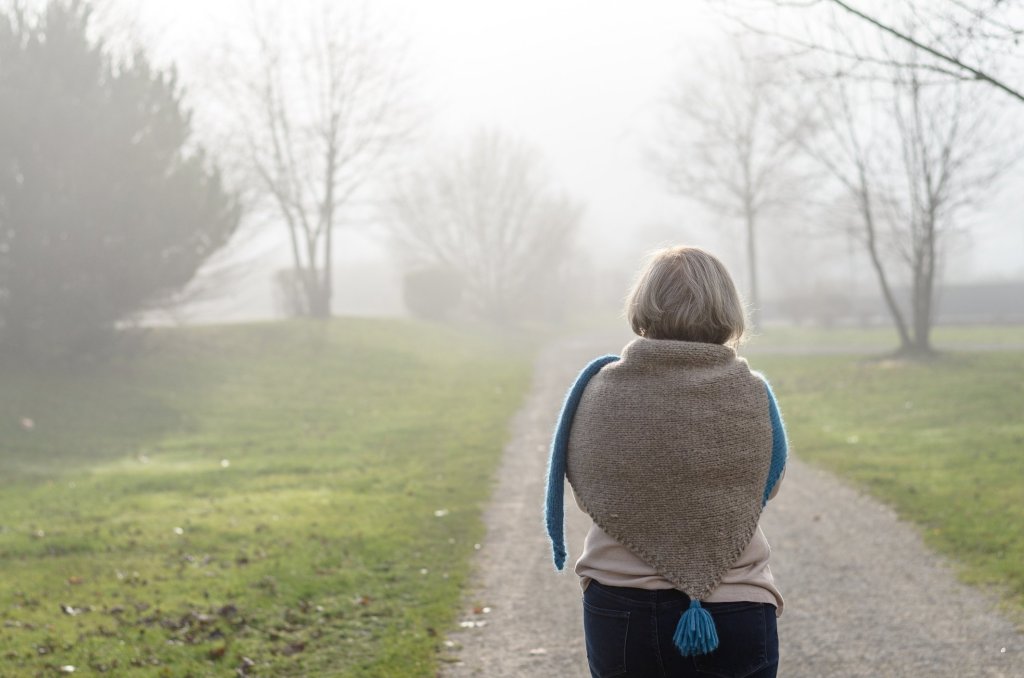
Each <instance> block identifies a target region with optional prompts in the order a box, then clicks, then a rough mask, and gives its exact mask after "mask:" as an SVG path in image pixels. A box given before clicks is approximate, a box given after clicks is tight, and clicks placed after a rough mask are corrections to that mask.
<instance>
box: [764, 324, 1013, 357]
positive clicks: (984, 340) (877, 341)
mask: <svg viewBox="0 0 1024 678" xmlns="http://www.w3.org/2000/svg"><path fill="white" fill-rule="evenodd" d="M931 340H932V344H933V345H934V346H935V347H936V348H937V349H939V350H943V349H947V350H958V349H968V350H969V349H971V348H978V347H980V348H995V347H1003V348H1012V349H1017V350H1020V349H1021V348H1024V325H940V326H937V327H935V328H934V330H933V331H932V335H931ZM748 343H749V346H750V348H752V349H756V350H758V351H764V350H773V349H789V348H808V349H846V350H849V349H851V348H858V349H864V350H883V351H884V350H895V349H896V348H897V347H898V346H899V343H900V342H899V335H898V334H897V332H896V329H895V328H893V327H889V326H887V327H867V328H862V327H835V328H822V327H766V328H763V329H761V330H758V331H756V332H754V333H753V335H752V336H751V337H749V339H748Z"/></svg>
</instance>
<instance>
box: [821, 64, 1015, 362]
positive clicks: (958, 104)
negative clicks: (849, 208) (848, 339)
mask: <svg viewBox="0 0 1024 678" xmlns="http://www.w3.org/2000/svg"><path fill="white" fill-rule="evenodd" d="M822 94H823V95H824V96H823V98H822V102H823V103H822V106H823V108H822V111H821V116H820V120H821V122H822V127H821V129H822V133H821V134H820V135H819V136H818V137H817V138H815V139H814V140H805V141H804V142H803V144H802V146H803V148H804V150H805V151H806V152H807V153H808V155H809V156H810V157H812V158H813V159H814V160H816V161H817V162H818V163H820V164H821V166H822V167H824V168H826V169H827V170H828V172H829V174H830V175H831V176H832V177H833V178H834V179H835V180H836V181H837V183H838V185H839V186H840V187H841V189H842V194H843V195H844V196H845V200H846V201H847V202H849V203H851V204H852V205H853V207H854V210H853V213H854V214H855V215H856V216H855V217H854V219H853V230H854V232H855V233H856V234H857V235H858V237H859V239H860V241H861V242H862V243H863V245H864V248H865V252H866V254H867V255H868V258H869V259H870V261H871V265H872V268H873V270H874V271H875V275H876V278H877V280H878V283H879V287H880V288H881V292H882V296H883V298H884V300H885V303H886V306H887V307H888V309H889V312H890V315H891V316H892V319H893V324H894V325H895V327H896V330H897V332H898V333H899V338H900V352H901V353H904V354H908V355H918V356H921V355H928V354H930V353H931V352H932V346H931V341H930V333H931V328H932V324H933V319H934V318H933V316H934V314H933V306H934V299H935V290H936V281H937V278H938V273H939V270H940V263H941V257H942V246H943V242H944V240H945V238H946V237H947V236H948V234H949V233H950V232H951V231H952V230H953V229H955V228H956V227H957V226H958V225H959V224H960V221H961V219H962V218H963V213H964V210H963V208H965V207H967V206H968V205H970V204H972V203H974V202H976V201H977V200H979V199H980V198H981V197H983V195H984V194H985V193H986V191H988V190H989V189H990V188H991V187H992V186H993V184H994V182H995V180H996V179H997V178H998V177H999V176H1000V175H1001V174H1002V173H1003V172H1004V171H1005V170H1006V169H1007V168H1008V166H1009V165H1010V164H1011V163H1012V162H1014V161H1015V160H1016V159H1017V154H1016V153H1014V152H1012V151H1010V150H1008V148H1009V147H1008V146H1006V145H1005V144H1003V143H1001V141H1003V140H1001V139H996V138H994V137H993V134H992V130H993V129H998V125H994V124H993V122H994V118H995V117H996V116H995V115H994V110H993V108H992V107H986V106H985V101H984V97H979V93H978V92H977V91H976V89H975V88H965V87H963V86H959V85H957V84H956V83H948V82H947V83H945V84H925V83H923V82H922V81H921V78H920V72H919V71H917V70H916V69H913V68H900V69H897V70H896V72H895V73H894V79H893V82H892V84H889V85H877V84H875V85H865V84H859V85H858V84H854V83H850V82H848V81H843V80H836V81H834V82H833V83H831V84H830V85H829V86H828V89H827V90H825V91H823V92H822ZM894 280H904V281H906V282H907V283H909V287H910V298H909V315H908V311H907V308H906V307H905V306H904V305H903V304H901V303H900V300H899V299H898V294H897V290H896V284H895V282H894Z"/></svg>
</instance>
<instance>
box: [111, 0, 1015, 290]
mask: <svg viewBox="0 0 1024 678" xmlns="http://www.w3.org/2000/svg"><path fill="white" fill-rule="evenodd" d="M108 1H109V2H113V3H115V4H116V5H117V7H118V10H119V11H121V12H122V13H123V15H124V16H131V17H132V18H133V19H134V20H135V21H137V27H136V29H137V31H138V32H140V33H141V35H142V36H143V38H144V41H145V42H146V43H147V44H148V45H149V46H150V47H151V48H152V49H153V51H154V53H155V54H156V56H157V58H158V59H160V60H164V61H168V60H173V61H175V62H176V63H177V64H178V65H179V67H180V69H181V71H182V76H183V78H182V79H183V82H184V83H185V84H186V86H187V85H188V84H189V82H190V79H192V78H196V77H200V78H201V77H202V75H203V67H204V65H205V64H206V63H207V62H208V60H209V57H210V53H211V50H213V49H215V48H216V47H217V46H218V45H219V44H220V43H221V42H222V40H223V35H224V34H225V33H226V32H229V31H232V30H242V31H244V30H246V28H247V25H246V18H245V17H246V12H247V11H248V9H247V8H248V6H249V4H250V3H249V0H178V1H176V2H174V3H167V2H165V1H164V0H108ZM289 4H290V5H294V6H296V7H301V6H302V5H304V4H306V3H303V2H295V3H289ZM366 6H367V7H369V8H370V10H371V14H372V15H374V16H376V17H377V18H378V19H380V20H383V21H384V22H385V23H386V25H388V26H390V27H392V30H393V31H395V32H396V34H397V35H399V36H404V37H405V38H407V39H408V43H409V47H408V60H409V64H410V67H411V71H412V74H413V80H414V82H415V91H416V95H417V96H418V98H419V99H420V102H419V103H420V104H421V105H422V107H423V109H424V113H425V117H426V124H425V132H426V134H425V136H426V138H427V139H428V140H429V139H431V138H440V139H442V140H446V141H452V140H455V141H457V140H459V139H460V138H462V137H464V136H469V135H470V134H472V133H473V132H474V131H475V130H476V129H478V128H480V127H496V128H499V129H502V130H505V131H507V132H510V133H512V134H515V135H517V136H520V137H521V138H523V139H524V140H526V141H527V142H529V143H531V144H533V145H535V146H537V147H539V148H540V149H541V151H542V152H543V153H544V157H545V159H546V160H547V164H548V167H549V170H550V174H551V176H552V177H553V178H554V179H555V180H556V181H557V182H558V183H559V184H560V185H561V186H562V187H563V188H565V189H566V191H567V192H568V193H569V194H571V195H572V196H573V197H575V198H576V199H578V200H580V201H582V202H583V203H584V204H585V205H586V210H587V211H586V217H585V220H584V222H585V223H584V232H583V240H584V241H585V242H586V244H587V247H588V249H589V250H590V251H591V252H593V253H594V255H595V257H596V258H597V259H598V260H599V261H601V262H612V261H614V259H615V257H616V256H621V255H622V254H623V253H625V255H626V256H627V257H632V258H635V257H637V256H639V254H640V252H642V251H643V250H645V249H649V248H651V247H655V246H657V245H659V244H662V243H663V242H664V241H665V240H666V239H674V240H677V241H680V242H686V243H687V244H696V245H702V246H706V247H708V248H710V249H712V250H714V251H716V252H717V253H718V254H720V255H721V256H722V258H723V259H724V260H725V261H726V262H727V263H728V264H730V265H731V266H732V267H733V268H734V270H737V271H738V269H740V268H741V265H740V262H741V261H742V259H741V251H740V246H739V242H738V238H736V237H734V234H736V233H738V230H737V226H736V225H734V224H723V223H719V220H717V219H715V218H713V217H710V216H709V215H707V214H703V213H702V212H701V211H700V210H699V209H697V208H696V207H695V206H693V205H692V204H690V203H687V202H686V201H683V200H681V199H678V198H675V197H673V196H671V195H670V194H669V193H668V192H667V190H666V189H665V187H664V184H663V183H661V182H660V181H659V179H658V177H657V176H655V175H654V174H652V173H651V172H650V170H649V168H648V167H647V166H646V165H645V163H644V161H643V158H642V147H643V145H644V144H645V143H649V142H650V140H651V139H653V138H654V137H655V129H656V118H657V106H658V104H659V101H660V100H661V99H662V98H663V97H665V95H666V92H667V90H668V89H669V87H670V85H671V83H672V81H673V78H675V77H677V76H678V75H679V74H680V73H687V75H688V76H690V75H692V72H693V69H695V68H696V66H695V64H696V61H695V59H694V57H693V55H694V54H695V53H696V52H698V51H699V50H700V49H701V47H702V46H703V45H712V44H713V43H714V41H715V40H719V39H722V37H721V36H723V34H724V32H723V30H722V27H723V26H724V25H725V22H724V20H722V19H720V18H719V17H718V16H717V15H715V14H714V13H713V12H711V11H709V10H708V9H707V8H706V6H705V4H704V3H703V2H699V1H697V0H661V1H655V0H647V1H646V2H632V3H628V4H627V3H623V2H618V1H614V0H603V1H598V2H594V1H593V0H520V1H519V2H515V3H510V2H502V1H500V0H489V1H479V0H477V1H474V0H430V1H429V2H423V1H422V0H420V1H417V0H374V1H373V2H371V3H367V5H366ZM1018 176H1020V179H1019V180H1018V181H1017V182H1016V184H1015V185H1016V190H1011V191H1008V192H1004V194H1003V195H1001V196H999V197H997V198H996V199H994V200H993V201H992V202H991V203H990V205H989V207H988V209H986V211H985V213H984V214H982V215H980V216H979V218H978V221H979V223H980V226H979V228H978V231H977V233H978V235H979V237H978V238H976V239H975V242H974V244H973V245H971V246H967V242H966V241H962V242H960V243H959V245H957V246H955V247H953V248H951V252H950V258H949V260H948V262H947V266H946V279H947V280H958V281H962V280H971V279H985V280H992V279H999V278H1006V277H1010V276H1018V277H1019V276H1022V275H1024V218H1022V217H1020V216H1016V217H1015V218H1014V215H1019V209H1018V204H1019V199H1018V196H1019V195H1021V194H1024V174H1022V173H1020V172H1018ZM1012 221H1016V223H1015V224H1012V223H1010V222H1012ZM1008 224H1009V225H1008ZM283 236H284V234H283V229H282V230H281V232H273V231H271V232H270V233H268V234H266V236H264V237H265V238H266V239H264V240H261V241H260V242H258V243H257V244H256V245H255V246H252V247H253V251H259V252H267V251H272V250H274V249H275V245H276V243H277V242H282V243H283V240H284V238H283ZM771 240H772V238H771V234H770V233H766V234H765V235H764V236H762V238H761V241H762V253H763V256H764V258H768V259H771V257H772V256H773V252H774V251H776V250H777V249H778V248H777V247H775V245H774V243H773V242H771ZM338 243H339V246H338V250H337V254H338V257H337V262H338V270H339V275H344V270H345V269H346V268H347V267H351V266H353V265H355V266H356V267H357V268H359V269H361V270H364V271H365V270H368V267H369V268H370V269H372V268H373V267H380V268H381V269H382V270H389V271H391V269H390V264H389V263H388V261H387V259H386V254H385V253H384V250H383V247H382V246H381V244H380V243H379V242H378V240H376V239H375V238H374V237H373V236H370V235H365V234H360V233H358V232H356V231H355V230H353V229H349V230H348V231H345V232H342V233H341V234H340V236H339V238H338ZM281 249H282V250H283V248H281ZM275 261H276V262H277V264H279V265H280V266H286V265H288V259H287V257H286V256H284V255H283V254H282V255H281V256H279V257H278V258H277V259H276V260H275ZM626 265H629V264H628V263H627V264H626ZM771 268H772V267H771V262H770V261H769V262H768V265H766V266H765V267H764V271H765V280H764V283H765V284H764V286H765V288H766V292H767V293H768V294H770V293H771V291H772V287H773V283H772V279H771V273H772V271H771ZM392 272H393V271H392ZM389 274H390V273H389ZM257 287H258V288H259V291H258V292H256V291H253V292H252V294H254V295H256V294H258V295H265V294H267V293H268V292H267V290H268V289H269V287H267V286H263V285H260V286H256V287H253V290H256V289H257ZM236 303H237V300H236ZM357 306H358V304H357ZM357 310H358V309H357Z"/></svg>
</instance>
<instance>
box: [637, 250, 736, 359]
mask: <svg viewBox="0 0 1024 678" xmlns="http://www.w3.org/2000/svg"><path fill="white" fill-rule="evenodd" d="M745 316H746V313H745V312H744V309H743V302H741V301H740V295H739V293H738V292H737V291H736V285H735V284H733V281H732V278H731V277H730V276H729V272H728V271H727V270H725V266H724V265H723V264H722V262H721V261H719V260H718V259H717V258H716V257H715V256H713V255H712V254H710V253H708V252H706V251H704V250H702V249H700V248H699V247H684V246H679V247H668V248H666V249H663V250H660V251H658V252H655V253H653V254H652V255H651V257H650V260H649V261H648V263H647V266H645V267H644V269H643V270H642V271H641V272H640V275H639V277H638V278H637V280H636V283H635V284H634V285H633V290H632V292H630V295H629V299H628V300H627V302H626V318H627V319H628V320H629V324H630V325H631V326H632V327H633V331H634V332H636V333H637V334H638V335H640V336H642V337H647V338H649V339H675V340H678V341H696V342H703V343H709V344H732V345H734V346H735V345H738V344H739V342H740V339H741V338H742V337H743V332H744V330H745V329H746V320H745Z"/></svg>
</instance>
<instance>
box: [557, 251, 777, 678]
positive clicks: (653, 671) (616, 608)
mask: <svg viewBox="0 0 1024 678" xmlns="http://www.w3.org/2000/svg"><path fill="white" fill-rule="evenodd" d="M626 313H627V316H628V319H629V322H630V325H631V326H632V328H633V331H634V332H635V333H636V334H637V335H639V338H637V339H635V340H634V341H632V342H630V343H629V344H628V345H627V346H626V347H625V349H624V350H623V352H622V356H621V358H620V357H618V356H605V357H603V358H598V359H597V360H595V361H594V362H592V363H591V364H590V365H588V366H587V367H586V368H585V369H584V370H583V372H582V373H581V374H580V376H579V377H578V378H577V381H576V383H575V384H574V385H573V387H572V389H571V390H570V391H569V394H568V396H567V397H566V402H565V405H564V407H563V410H562V416H561V419H560V421H559V425H558V428H557V429H556V431H555V437H554V441H553V444H552V453H551V463H550V467H549V474H548V494H547V516H546V518H547V527H548V533H549V535H550V537H551V540H552V545H553V549H554V559H555V565H556V567H557V568H558V569H562V567H563V566H564V563H565V557H566V552H565V545H564V533H563V510H562V509H563V507H562V497H563V487H564V486H563V478H566V477H567V478H568V480H569V483H570V485H571V486H572V488H573V491H574V496H575V498H576V502H577V504H578V505H579V507H580V508H581V509H582V510H583V511H585V512H586V513H587V514H589V515H590V517H591V518H592V519H593V526H592V527H591V529H590V532H589V533H588V535H587V539H586V542H585V545H584V549H583V555H582V556H581V557H580V559H579V560H578V561H577V563H576V573H577V574H578V575H579V576H580V583H581V585H582V587H583V590H584V594H583V620H584V632H585V635H586V645H587V659H588V662H589V664H590V670H591V673H592V675H593V676H595V678H607V677H608V676H635V677H641V676H708V675H710V676H746V677H751V676H754V677H757V678H767V677H769V676H775V675H776V671H777V668H778V657H779V655H778V636H777V632H776V622H775V618H776V616H777V615H779V614H781V612H782V607H783V601H782V596H781V595H780V594H779V592H778V590H777V589H776V588H775V583H774V580H773V578H772V574H771V571H770V569H769V568H768V557H769V553H770V551H769V548H768V543H767V541H766V540H765V537H764V534H763V533H762V532H761V530H760V528H759V526H758V520H759V518H760V515H761V511H762V509H763V508H764V506H765V505H766V504H767V502H768V500H769V499H770V498H771V497H773V496H774V494H775V492H776V491H777V490H778V484H779V481H780V479H781V477H782V474H783V471H784V467H785V461H786V437H785V432H784V429H783V425H782V420H781V418H780V416H779V412H778V407H777V406H776V404H775V398H774V396H773V394H772V391H771V387H770V386H769V385H768V383H767V382H766V381H765V380H764V379H763V378H762V377H761V376H760V375H758V374H756V373H754V372H751V370H750V368H749V367H748V365H747V363H746V361H745V360H743V359H742V358H739V357H737V356H736V351H735V346H737V345H738V343H739V340H740V338H741V337H742V336H743V332H744V326H745V323H744V311H743V306H742V304H741V302H740V299H739V295H738V294H737V292H736V287H735V285H734V284H733V282H732V279H731V278H730V277H729V274H728V272H727V271H726V269H725V267H724V266H723V265H722V263H721V262H720V261H719V260H718V259H716V258H715V257H713V256H712V255H711V254H709V253H707V252H705V251H703V250H701V249H698V248H694V247H673V248H669V249H666V250H662V251H660V252H658V253H656V254H655V255H654V256H653V257H652V259H651V261H650V263H649V264H648V265H647V267H646V268H645V269H644V270H643V271H642V272H641V274H640V276H639V278H638V280H637V282H636V285H635V286H634V288H633V291H632V293H631V294H630V297H629V301H628V303H627V308H626Z"/></svg>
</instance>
